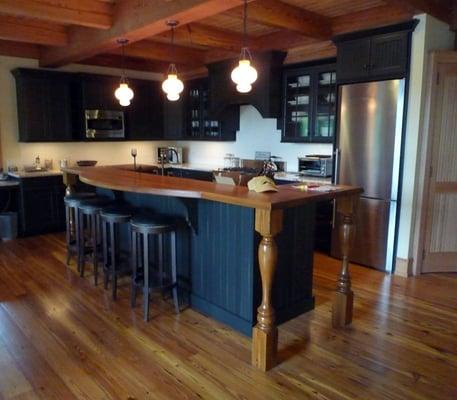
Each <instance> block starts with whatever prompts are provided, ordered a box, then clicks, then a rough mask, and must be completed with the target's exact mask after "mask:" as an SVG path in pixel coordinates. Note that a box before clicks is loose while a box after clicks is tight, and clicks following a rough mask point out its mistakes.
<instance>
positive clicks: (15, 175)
mask: <svg viewBox="0 0 457 400" xmlns="http://www.w3.org/2000/svg"><path fill="white" fill-rule="evenodd" d="M59 175H62V171H55V170H53V171H36V172H25V171H17V172H8V176H10V177H11V178H16V179H23V178H41V177H45V176H59Z"/></svg>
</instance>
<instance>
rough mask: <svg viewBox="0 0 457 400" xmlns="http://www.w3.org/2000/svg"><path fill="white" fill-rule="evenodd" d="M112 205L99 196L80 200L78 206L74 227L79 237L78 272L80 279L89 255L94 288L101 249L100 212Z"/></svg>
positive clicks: (108, 200)
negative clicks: (92, 269)
mask: <svg viewBox="0 0 457 400" xmlns="http://www.w3.org/2000/svg"><path fill="white" fill-rule="evenodd" d="M112 203H113V201H112V200H110V199H109V198H107V197H102V196H100V197H95V198H93V199H88V200H82V201H81V202H80V203H79V205H78V214H79V218H78V219H77V226H76V230H77V234H78V236H79V250H78V255H79V257H78V266H79V267H78V270H79V274H80V276H81V278H83V277H84V268H85V263H86V255H88V254H91V256H92V257H91V258H92V264H93V266H94V284H95V286H97V284H98V259H99V255H100V251H99V250H100V248H101V234H100V212H101V211H102V210H103V208H106V207H108V206H110V205H112Z"/></svg>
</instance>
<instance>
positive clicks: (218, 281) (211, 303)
mask: <svg viewBox="0 0 457 400" xmlns="http://www.w3.org/2000/svg"><path fill="white" fill-rule="evenodd" d="M97 191H98V192H100V193H103V194H107V195H110V196H111V197H114V196H115V197H116V198H118V199H122V200H124V201H126V202H128V203H130V204H132V205H133V206H135V207H138V208H140V209H148V210H153V211H154V212H157V213H159V214H164V215H168V216H173V217H178V218H179V219H180V220H181V221H182V223H181V224H180V228H179V230H178V276H179V286H180V288H181V291H182V292H183V293H188V299H189V305H190V306H191V307H192V308H193V309H195V310H197V311H199V312H201V313H203V314H205V315H207V316H209V317H211V318H214V319H216V320H218V321H220V322H223V323H224V324H226V325H228V326H230V327H231V328H233V329H235V330H237V331H239V332H241V333H243V334H245V335H248V336H251V335H252V327H253V326H254V325H255V324H256V323H257V307H258V306H259V305H260V303H261V296H262V286H261V280H260V272H259V265H258V256H257V251H258V247H259V243H260V240H261V237H260V235H259V234H258V233H257V232H256V231H255V209H252V208H247V207H241V206H236V205H230V204H226V203H220V202H214V201H209V200H203V199H185V198H176V197H165V196H155V195H149V194H141V193H132V192H114V193H113V192H112V191H110V190H107V189H99V188H98V189H97ZM315 204H316V203H308V204H306V205H302V206H298V207H295V208H288V209H285V210H284V217H283V229H282V231H281V232H280V233H279V234H278V235H277V236H276V242H277V247H278V263H277V268H276V274H275V278H274V284H273V307H274V309H275V311H276V321H277V323H278V324H280V323H283V322H285V321H288V320H289V319H291V318H294V317H296V316H297V315H300V314H302V313H304V312H306V311H308V310H311V309H312V308H314V297H313V294H312V278H313V248H314V243H313V237H314V221H315Z"/></svg>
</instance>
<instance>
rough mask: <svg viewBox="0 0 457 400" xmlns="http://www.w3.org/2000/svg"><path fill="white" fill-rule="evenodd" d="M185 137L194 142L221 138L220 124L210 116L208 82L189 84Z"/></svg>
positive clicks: (197, 81) (196, 81) (200, 80)
mask: <svg viewBox="0 0 457 400" xmlns="http://www.w3.org/2000/svg"><path fill="white" fill-rule="evenodd" d="M186 86H187V101H186V104H187V106H186V114H187V116H186V124H185V125H186V126H185V135H184V136H185V137H186V138H189V139H192V140H199V139H200V140H214V139H220V138H221V129H220V123H219V121H218V120H215V119H211V118H210V116H209V112H208V110H209V104H208V87H207V82H206V80H202V79H199V80H194V81H189V82H187V85H186Z"/></svg>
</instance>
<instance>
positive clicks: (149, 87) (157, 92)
mask: <svg viewBox="0 0 457 400" xmlns="http://www.w3.org/2000/svg"><path fill="white" fill-rule="evenodd" d="M129 86H130V87H131V88H132V90H133V92H134V98H133V99H132V102H131V104H130V106H128V107H124V112H125V119H126V130H127V139H129V140H152V139H162V138H163V132H164V130H163V128H164V110H163V93H162V89H161V87H160V82H155V81H146V80H139V79H129Z"/></svg>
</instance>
